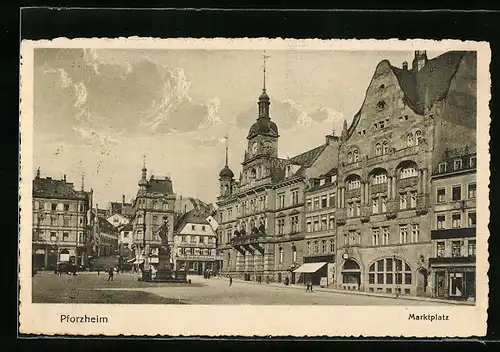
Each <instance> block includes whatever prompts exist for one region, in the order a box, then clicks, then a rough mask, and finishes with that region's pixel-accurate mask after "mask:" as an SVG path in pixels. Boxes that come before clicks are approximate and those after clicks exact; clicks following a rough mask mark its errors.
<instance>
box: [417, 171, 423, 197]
mask: <svg viewBox="0 0 500 352" xmlns="http://www.w3.org/2000/svg"><path fill="white" fill-rule="evenodd" d="M423 173H424V172H423V170H422V169H420V170H418V174H417V192H418V193H419V194H421V193H423V192H424V188H423V186H422V177H423Z"/></svg>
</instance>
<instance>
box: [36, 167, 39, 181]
mask: <svg viewBox="0 0 500 352" xmlns="http://www.w3.org/2000/svg"><path fill="white" fill-rule="evenodd" d="M36 178H40V166H39V167H38V168H37V169H36Z"/></svg>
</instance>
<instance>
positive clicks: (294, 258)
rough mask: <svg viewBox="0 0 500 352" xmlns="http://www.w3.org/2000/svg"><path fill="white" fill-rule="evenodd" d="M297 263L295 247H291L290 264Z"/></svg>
mask: <svg viewBox="0 0 500 352" xmlns="http://www.w3.org/2000/svg"><path fill="white" fill-rule="evenodd" d="M296 261H297V247H295V246H293V247H292V262H293V263H295V262H296Z"/></svg>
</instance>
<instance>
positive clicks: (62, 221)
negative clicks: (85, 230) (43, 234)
mask: <svg viewBox="0 0 500 352" xmlns="http://www.w3.org/2000/svg"><path fill="white" fill-rule="evenodd" d="M33 215H34V217H35V219H34V224H35V226H41V225H50V226H65V227H70V226H77V224H78V225H83V223H84V218H83V216H80V217H77V216H76V215H68V216H64V215H62V214H59V215H54V214H52V215H50V216H48V217H47V216H43V217H41V216H39V215H37V214H33ZM76 219H78V221H77V220H76Z"/></svg>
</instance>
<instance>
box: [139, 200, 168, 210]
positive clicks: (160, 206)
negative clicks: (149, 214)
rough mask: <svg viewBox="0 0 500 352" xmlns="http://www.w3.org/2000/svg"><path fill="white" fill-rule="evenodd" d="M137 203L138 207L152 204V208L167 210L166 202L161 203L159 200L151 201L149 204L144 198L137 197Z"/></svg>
mask: <svg viewBox="0 0 500 352" xmlns="http://www.w3.org/2000/svg"><path fill="white" fill-rule="evenodd" d="M137 204H138V206H139V208H146V207H150V206H151V205H152V208H153V209H155V210H168V203H163V202H161V201H153V202H152V204H151V202H148V201H147V200H146V199H142V198H139V199H138V200H137Z"/></svg>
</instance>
